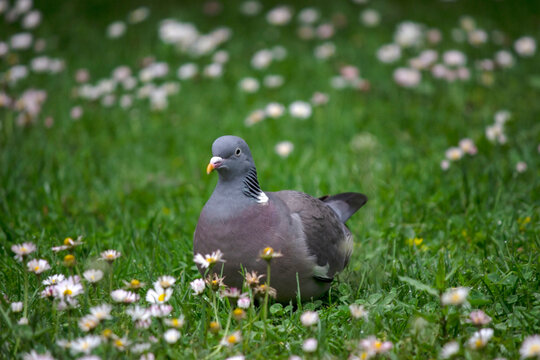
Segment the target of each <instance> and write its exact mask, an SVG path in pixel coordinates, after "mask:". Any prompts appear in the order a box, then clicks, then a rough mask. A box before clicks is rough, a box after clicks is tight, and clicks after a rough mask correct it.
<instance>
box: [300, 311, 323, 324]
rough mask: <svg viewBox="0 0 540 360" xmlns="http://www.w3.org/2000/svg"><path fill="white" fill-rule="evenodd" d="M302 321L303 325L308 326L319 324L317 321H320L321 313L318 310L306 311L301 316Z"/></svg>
mask: <svg viewBox="0 0 540 360" xmlns="http://www.w3.org/2000/svg"><path fill="white" fill-rule="evenodd" d="M300 322H302V325H304V326H306V327H310V326H313V325H317V323H318V322H319V314H318V313H317V312H316V311H310V310H308V311H305V312H304V313H303V314H302V315H301V316H300Z"/></svg>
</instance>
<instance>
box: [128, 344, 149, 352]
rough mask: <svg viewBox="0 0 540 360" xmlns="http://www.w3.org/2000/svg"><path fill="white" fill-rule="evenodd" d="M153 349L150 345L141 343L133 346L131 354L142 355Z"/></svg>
mask: <svg viewBox="0 0 540 360" xmlns="http://www.w3.org/2000/svg"><path fill="white" fill-rule="evenodd" d="M151 347H152V344H150V343H139V344H134V345H132V346H131V352H133V353H135V354H140V353H142V352H145V351H148V350H149V349H150V348H151Z"/></svg>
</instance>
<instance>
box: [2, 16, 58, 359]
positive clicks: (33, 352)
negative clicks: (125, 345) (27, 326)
mask: <svg viewBox="0 0 540 360" xmlns="http://www.w3.org/2000/svg"><path fill="white" fill-rule="evenodd" d="M0 13H1V11H0ZM22 358H23V360H54V357H53V356H52V355H51V353H50V352H49V351H45V352H44V353H42V354H40V353H38V352H36V350H31V351H30V352H29V353H24V354H23V355H22Z"/></svg>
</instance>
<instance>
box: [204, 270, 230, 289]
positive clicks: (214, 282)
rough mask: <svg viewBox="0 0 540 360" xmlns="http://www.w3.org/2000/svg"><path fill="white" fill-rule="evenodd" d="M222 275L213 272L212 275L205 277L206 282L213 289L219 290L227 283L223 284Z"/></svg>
mask: <svg viewBox="0 0 540 360" xmlns="http://www.w3.org/2000/svg"><path fill="white" fill-rule="evenodd" d="M223 279H224V278H222V277H220V276H218V274H216V273H213V274H212V275H208V276H207V277H206V279H205V282H206V284H207V285H208V286H209V287H210V289H212V290H213V291H218V290H219V289H220V288H221V287H223V286H224V285H225V284H223Z"/></svg>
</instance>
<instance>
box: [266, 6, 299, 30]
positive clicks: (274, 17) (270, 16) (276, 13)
mask: <svg viewBox="0 0 540 360" xmlns="http://www.w3.org/2000/svg"><path fill="white" fill-rule="evenodd" d="M292 15H293V14H292V10H291V8H289V7H288V6H283V5H282V6H277V7H275V8H273V9H272V10H270V11H269V12H268V13H267V14H266V21H268V23H269V24H271V25H276V26H283V25H287V24H288V23H289V22H290V21H291V18H292Z"/></svg>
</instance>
